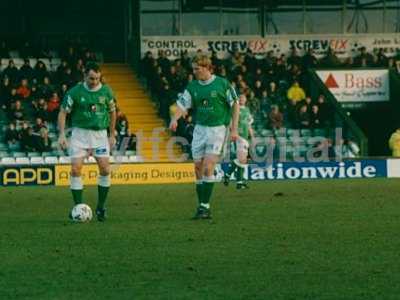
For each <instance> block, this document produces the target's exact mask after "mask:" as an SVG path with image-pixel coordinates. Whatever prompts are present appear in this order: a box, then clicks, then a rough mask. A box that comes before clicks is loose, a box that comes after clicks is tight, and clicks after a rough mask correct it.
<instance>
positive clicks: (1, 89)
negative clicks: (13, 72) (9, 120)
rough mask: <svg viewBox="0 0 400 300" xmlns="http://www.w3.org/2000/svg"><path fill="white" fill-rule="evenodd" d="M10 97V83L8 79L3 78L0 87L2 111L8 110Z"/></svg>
mask: <svg viewBox="0 0 400 300" xmlns="http://www.w3.org/2000/svg"><path fill="white" fill-rule="evenodd" d="M10 96H11V82H10V79H9V78H8V77H7V76H5V77H4V78H3V80H2V82H1V85H0V107H1V109H3V110H4V111H6V110H8V109H9V108H10V106H9V104H10V103H9V101H10Z"/></svg>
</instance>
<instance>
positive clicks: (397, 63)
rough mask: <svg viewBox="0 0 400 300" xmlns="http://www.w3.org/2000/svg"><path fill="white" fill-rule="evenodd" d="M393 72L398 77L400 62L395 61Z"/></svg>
mask: <svg viewBox="0 0 400 300" xmlns="http://www.w3.org/2000/svg"><path fill="white" fill-rule="evenodd" d="M394 70H395V72H396V73H397V74H399V75H400V60H397V61H396V63H395V67H394Z"/></svg>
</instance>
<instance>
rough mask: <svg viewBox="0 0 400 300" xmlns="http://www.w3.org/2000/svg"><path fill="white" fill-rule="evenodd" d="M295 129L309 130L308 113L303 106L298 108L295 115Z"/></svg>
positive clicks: (305, 106)
mask: <svg viewBox="0 0 400 300" xmlns="http://www.w3.org/2000/svg"><path fill="white" fill-rule="evenodd" d="M297 127H298V128H300V129H306V128H310V113H309V111H308V109H307V105H305V104H303V105H301V106H300V109H299V112H298V115H297Z"/></svg>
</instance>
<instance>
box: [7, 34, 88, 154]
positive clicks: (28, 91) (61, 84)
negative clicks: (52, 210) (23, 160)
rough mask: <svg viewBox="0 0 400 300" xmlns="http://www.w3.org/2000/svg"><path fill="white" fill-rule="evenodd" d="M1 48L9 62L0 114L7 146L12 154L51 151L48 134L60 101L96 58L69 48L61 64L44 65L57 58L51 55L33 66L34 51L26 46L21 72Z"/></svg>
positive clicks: (55, 119)
mask: <svg viewBox="0 0 400 300" xmlns="http://www.w3.org/2000/svg"><path fill="white" fill-rule="evenodd" d="M0 45H1V47H0V48H1V58H3V61H4V58H8V64H7V65H6V66H2V69H0V113H1V115H2V119H3V120H2V121H3V122H4V118H5V119H6V120H7V126H6V130H5V134H4V142H5V143H7V144H8V148H9V150H10V151H24V152H47V151H51V150H52V147H51V145H52V140H51V139H50V137H49V133H50V129H54V128H56V122H57V115H58V112H59V109H60V103H61V100H62V98H63V97H64V95H65V93H66V92H67V90H68V89H69V88H70V87H72V86H74V85H75V84H76V83H77V82H79V81H82V79H83V72H84V65H85V64H86V62H88V61H95V60H96V57H95V54H94V52H92V51H91V50H89V49H88V48H82V49H80V51H77V48H75V47H73V46H70V47H67V50H66V51H65V53H61V57H60V58H61V63H60V64H59V65H58V66H57V67H56V68H54V69H52V68H51V67H49V66H48V65H46V64H45V63H44V61H43V58H45V59H49V60H51V59H53V58H54V57H51V56H50V54H49V53H40V54H39V55H41V58H38V59H35V60H33V61H36V63H35V65H31V60H30V58H35V57H36V56H35V51H33V50H32V48H31V47H30V45H29V43H26V44H24V47H23V49H22V50H20V55H23V57H22V58H23V64H22V66H20V67H19V68H18V67H17V66H16V64H15V61H14V59H12V58H9V57H8V55H7V54H8V53H9V51H8V49H6V46H5V43H4V42H2V43H0ZM1 142H3V141H1Z"/></svg>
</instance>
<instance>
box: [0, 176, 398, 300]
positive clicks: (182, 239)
mask: <svg viewBox="0 0 400 300" xmlns="http://www.w3.org/2000/svg"><path fill="white" fill-rule="evenodd" d="M193 190H194V187H193V185H169V186H165V185H164V186H162V185H159V186H157V185H154V186H114V187H113V188H112V191H111V194H110V199H109V200H110V203H109V220H107V222H106V223H104V224H102V223H98V222H97V221H92V222H91V223H89V224H71V223H69V222H68V221H67V214H68V210H69V209H70V207H71V200H70V195H69V191H68V189H67V188H54V187H52V188H44V187H30V188H8V189H5V188H3V189H1V193H0V299H40V300H45V299H57V300H58V299H174V300H175V299H285V300H287V299H296V300H297V299H318V300H323V299H335V300H338V299H351V300H356V299H360V300H361V299H362V300H365V299H384V300H389V299H399V297H400V296H399V295H400V284H399V279H400V238H399V230H400V195H399V194H400V181H399V180H388V179H374V180H331V181H329V180H326V181H285V182H277V181H275V182H263V183H252V184H251V189H250V190H248V191H236V190H235V189H234V186H230V187H229V188H225V187H224V186H222V185H221V184H218V185H217V186H216V189H215V194H214V202H213V203H212V204H213V216H214V221H213V222H211V223H210V222H208V221H191V220H189V219H190V217H191V216H192V214H193V213H194V208H195V201H194V191H193ZM280 193H282V194H280ZM85 195H86V199H88V202H89V204H90V205H91V206H92V207H93V205H94V204H95V199H96V189H95V187H90V188H87V189H86V191H85Z"/></svg>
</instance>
